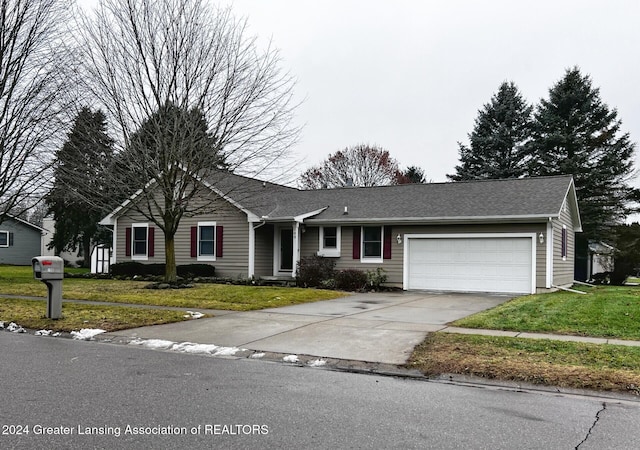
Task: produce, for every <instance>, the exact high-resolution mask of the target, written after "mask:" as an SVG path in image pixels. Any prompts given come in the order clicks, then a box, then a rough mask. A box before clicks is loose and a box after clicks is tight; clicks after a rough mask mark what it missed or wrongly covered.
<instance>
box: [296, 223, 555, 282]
mask: <svg viewBox="0 0 640 450" xmlns="http://www.w3.org/2000/svg"><path fill="white" fill-rule="evenodd" d="M353 227H354V225H348V226H343V227H342V232H341V234H342V237H341V255H340V258H335V260H336V269H337V270H344V269H359V270H363V271H368V270H370V271H375V270H376V268H378V267H380V268H382V269H384V271H385V273H386V275H387V284H388V285H390V286H397V287H402V277H403V262H404V235H405V234H466V233H536V234H539V233H541V232H542V233H546V225H545V224H542V223H534V224H504V225H430V226H414V225H393V224H392V225H391V233H392V239H391V259H385V260H383V262H382V263H363V262H361V261H360V260H359V259H353V257H352V249H353ZM398 234H400V235H401V237H402V243H401V244H398V242H397V240H396V236H397V235H398ZM318 236H319V227H309V226H308V227H307V228H306V231H305V233H304V234H303V235H302V245H301V256H302V257H304V256H309V255H313V254H315V253H316V252H317V251H318V248H319V241H318ZM535 245H536V286H537V287H538V288H544V287H545V284H546V246H545V245H544V244H540V243H539V242H538V240H537V239H536V240H535ZM461 276H464V274H461Z"/></svg>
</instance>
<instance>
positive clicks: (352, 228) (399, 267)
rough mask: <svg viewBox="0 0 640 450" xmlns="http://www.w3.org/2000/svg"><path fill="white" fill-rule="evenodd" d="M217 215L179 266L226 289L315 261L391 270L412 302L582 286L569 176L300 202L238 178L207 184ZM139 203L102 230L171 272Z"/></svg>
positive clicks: (118, 246) (182, 242) (190, 221)
mask: <svg viewBox="0 0 640 450" xmlns="http://www.w3.org/2000/svg"><path fill="white" fill-rule="evenodd" d="M201 181H202V183H204V184H205V185H206V187H207V188H208V191H207V192H210V195H211V198H212V199H214V200H213V201H214V202H215V205H214V206H215V208H213V209H212V210H211V212H210V213H208V214H203V215H201V216H198V217H183V218H182V221H181V223H180V227H179V228H178V231H177V234H176V236H175V251H176V261H177V264H191V263H208V264H212V265H214V266H215V269H216V274H217V275H218V276H225V277H242V278H247V277H248V278H251V277H256V278H258V277H286V278H290V277H294V276H295V273H296V266H297V263H298V262H299V261H300V259H301V258H303V257H306V256H310V255H321V256H324V257H327V258H334V259H335V261H336V269H347V268H354V269H360V270H363V271H367V270H372V271H373V270H376V269H377V268H378V267H379V268H382V269H383V270H384V271H385V273H386V275H387V284H388V285H391V286H396V287H400V288H402V289H405V290H414V289H417V290H438V291H477V292H503V293H535V292H536V291H540V290H545V289H550V288H552V287H553V286H562V285H569V284H571V283H572V281H573V270H574V242H575V239H574V233H576V232H579V231H581V224H580V214H579V211H578V204H577V199H576V192H575V187H574V182H573V179H572V177H571V176H554V177H539V178H521V179H506V180H484V181H469V182H455V183H430V184H409V185H397V186H380V187H368V188H363V187H347V188H340V189H320V190H299V189H294V188H291V187H286V186H282V185H278V184H273V183H266V182H262V181H259V180H255V179H251V178H245V177H241V176H238V175H233V174H218V175H216V177H215V179H213V178H212V179H207V180H201ZM137 201H139V199H138V196H137V195H136V194H134V195H133V196H132V197H131V198H130V199H129V200H127V201H126V202H124V203H123V204H122V205H120V206H119V207H118V208H117V209H116V210H114V211H113V212H112V213H111V214H109V215H108V216H107V217H105V218H104V219H103V220H102V221H101V223H102V224H103V225H111V226H113V231H114V232H113V248H114V249H115V251H114V254H115V261H116V262H123V261H131V260H135V261H142V262H148V263H153V262H164V241H163V236H162V234H161V233H158V232H156V231H157V230H156V228H157V227H156V226H155V225H154V224H153V223H152V222H150V221H149V220H147V219H145V218H144V216H143V215H142V214H140V213H139V212H136V209H135V208H134V205H135V204H136V202H137Z"/></svg>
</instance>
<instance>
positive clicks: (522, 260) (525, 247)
mask: <svg viewBox="0 0 640 450" xmlns="http://www.w3.org/2000/svg"><path fill="white" fill-rule="evenodd" d="M534 238H535V235H534V234H510V235H486V234H478V235H471V234H466V235H459V236H451V235H407V236H405V239H406V240H405V244H406V245H405V258H404V259H405V265H404V267H405V269H404V286H405V289H420V290H436V291H463V292H497V293H533V292H535V283H534V281H535V273H534V268H535V265H534V261H535V254H534V251H535V246H534V245H533V243H534Z"/></svg>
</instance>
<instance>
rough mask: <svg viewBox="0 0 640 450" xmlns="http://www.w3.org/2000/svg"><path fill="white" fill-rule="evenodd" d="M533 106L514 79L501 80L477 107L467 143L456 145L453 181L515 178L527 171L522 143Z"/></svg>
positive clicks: (525, 154) (526, 133) (525, 138)
mask: <svg viewBox="0 0 640 450" xmlns="http://www.w3.org/2000/svg"><path fill="white" fill-rule="evenodd" d="M531 113H532V107H531V106H530V105H528V104H527V102H526V101H525V100H524V99H523V97H522V95H521V94H520V92H519V90H518V87H517V86H516V85H515V84H514V83H513V82H504V83H502V84H501V85H500V88H499V89H498V92H497V93H496V94H494V95H493V97H491V101H490V102H489V103H487V104H486V105H484V107H483V109H481V110H479V111H478V117H477V118H476V120H475V125H474V128H473V131H472V132H471V133H470V134H469V141H470V146H468V147H467V146H465V145H463V144H461V143H458V145H459V154H460V165H458V166H456V168H455V169H456V173H454V174H452V175H447V177H449V179H451V180H453V181H463V180H478V179H486V178H517V177H521V176H523V175H525V174H526V169H527V165H526V162H527V159H528V158H527V153H526V151H525V144H526V143H527V141H528V140H529V138H530V135H531Z"/></svg>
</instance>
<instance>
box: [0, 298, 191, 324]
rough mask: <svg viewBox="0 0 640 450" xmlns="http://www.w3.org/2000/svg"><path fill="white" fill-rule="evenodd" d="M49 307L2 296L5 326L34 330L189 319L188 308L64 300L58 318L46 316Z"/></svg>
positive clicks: (1, 318) (1, 317)
mask: <svg viewBox="0 0 640 450" xmlns="http://www.w3.org/2000/svg"><path fill="white" fill-rule="evenodd" d="M46 309H47V303H46V302H44V301H39V300H24V299H12V298H0V321H3V322H5V326H6V325H8V324H9V323H10V322H15V323H17V324H19V325H20V326H22V327H25V328H30V329H34V330H52V331H67V332H70V331H74V330H76V331H77V330H80V329H82V328H100V329H103V330H106V331H116V330H122V329H126V328H136V327H142V326H147V325H158V324H163V323H172V322H180V321H183V320H188V318H185V317H184V316H185V313H186V311H171V310H160V309H148V308H135V307H125V306H103V305H90V304H84V303H64V305H63V307H62V318H60V319H57V320H54V319H47V318H46Z"/></svg>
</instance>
